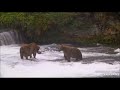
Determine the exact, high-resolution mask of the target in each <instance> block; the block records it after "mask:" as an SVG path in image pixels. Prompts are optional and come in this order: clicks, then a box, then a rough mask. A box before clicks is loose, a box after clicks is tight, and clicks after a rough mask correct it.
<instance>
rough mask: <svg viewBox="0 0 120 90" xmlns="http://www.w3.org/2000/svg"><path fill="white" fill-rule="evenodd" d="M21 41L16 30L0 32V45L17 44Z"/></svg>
mask: <svg viewBox="0 0 120 90" xmlns="http://www.w3.org/2000/svg"><path fill="white" fill-rule="evenodd" d="M21 42H22V36H21V34H20V33H18V32H17V31H5V32H1V33H0V46H1V45H10V44H19V43H21Z"/></svg>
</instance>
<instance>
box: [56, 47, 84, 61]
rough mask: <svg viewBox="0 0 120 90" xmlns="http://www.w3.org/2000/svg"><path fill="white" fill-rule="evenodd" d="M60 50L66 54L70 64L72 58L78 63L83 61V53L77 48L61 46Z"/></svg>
mask: <svg viewBox="0 0 120 90" xmlns="http://www.w3.org/2000/svg"><path fill="white" fill-rule="evenodd" d="M58 47H59V50H62V51H63V52H64V57H65V60H67V61H68V62H70V58H71V57H72V58H75V59H76V61H80V60H82V53H81V51H80V50H79V49H77V48H76V47H71V46H66V45H59V46H58Z"/></svg>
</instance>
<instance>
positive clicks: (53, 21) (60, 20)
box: [0, 12, 120, 45]
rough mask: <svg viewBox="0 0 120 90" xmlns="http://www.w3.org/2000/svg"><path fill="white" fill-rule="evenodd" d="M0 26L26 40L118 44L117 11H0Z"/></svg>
mask: <svg viewBox="0 0 120 90" xmlns="http://www.w3.org/2000/svg"><path fill="white" fill-rule="evenodd" d="M0 28H1V29H0V30H2V28H12V29H15V30H17V31H18V32H22V33H23V34H24V36H25V37H26V39H27V41H28V42H33V41H34V42H37V43H63V42H68V43H69V42H71V43H85V44H89V43H97V42H98V43H104V44H111V45H112V44H116V45H120V12H0Z"/></svg>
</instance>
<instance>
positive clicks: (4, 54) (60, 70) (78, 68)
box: [0, 44, 120, 78]
mask: <svg viewBox="0 0 120 90" xmlns="http://www.w3.org/2000/svg"><path fill="white" fill-rule="evenodd" d="M40 47H41V49H40V51H41V52H42V54H37V56H36V59H34V58H32V59H31V60H32V61H31V60H26V59H24V60H21V59H20V54H19V49H20V45H17V44H16V45H6V46H0V55H1V56H0V57H1V77H78V78H79V77H81V78H82V77H120V52H119V49H114V48H111V47H104V46H100V47H85V48H80V47H78V48H79V49H80V50H81V52H82V55H83V60H82V61H80V62H73V61H71V62H67V61H65V59H64V57H63V52H62V51H61V52H59V51H57V48H56V44H50V45H42V46H41V45H40Z"/></svg>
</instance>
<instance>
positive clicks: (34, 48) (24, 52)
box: [20, 43, 40, 59]
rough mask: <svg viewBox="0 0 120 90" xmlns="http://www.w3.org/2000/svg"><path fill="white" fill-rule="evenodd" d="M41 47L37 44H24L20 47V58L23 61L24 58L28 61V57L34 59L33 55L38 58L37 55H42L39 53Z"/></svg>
mask: <svg viewBox="0 0 120 90" xmlns="http://www.w3.org/2000/svg"><path fill="white" fill-rule="evenodd" d="M39 49H40V47H39V46H38V45H37V44H36V43H30V44H23V45H22V46H21V47H20V57H21V59H23V56H25V57H26V59H28V56H30V58H32V54H33V56H34V58H36V53H38V54H40V52H39Z"/></svg>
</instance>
